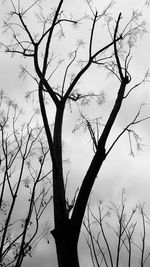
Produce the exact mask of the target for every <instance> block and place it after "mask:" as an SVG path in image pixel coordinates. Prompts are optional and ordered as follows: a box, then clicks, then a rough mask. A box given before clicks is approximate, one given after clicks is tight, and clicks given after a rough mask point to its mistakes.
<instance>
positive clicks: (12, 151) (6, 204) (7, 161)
mask: <svg viewBox="0 0 150 267" xmlns="http://www.w3.org/2000/svg"><path fill="white" fill-rule="evenodd" d="M22 115H23V114H22V110H21V109H20V108H19V107H18V105H17V104H16V103H15V102H14V101H12V100H11V99H9V98H8V97H7V96H6V95H5V93H4V92H3V91H1V93H0V148H1V166H0V266H18V267H19V266H21V265H22V262H23V259H24V258H25V257H26V256H27V255H30V256H31V255H32V253H33V251H34V248H35V246H36V244H37V243H38V241H39V240H40V239H41V238H43V237H46V235H47V231H49V227H48V226H46V225H45V226H44V225H43V229H42V227H41V226H40V221H41V219H42V216H43V214H44V212H45V209H46V207H47V206H48V204H49V202H50V201H51V199H52V194H51V188H52V185H51V170H49V171H48V168H47V171H44V170H43V169H44V168H45V165H46V161H47V159H48V155H49V148H48V147H47V143H46V141H45V138H44V137H43V128H42V127H40V126H38V125H35V122H34V117H35V115H36V114H33V116H32V118H31V119H30V120H29V121H28V123H23V124H22V125H21V126H20V121H21V120H22ZM33 162H34V163H33ZM22 194H23V198H22ZM18 208H19V210H18ZM17 210H18V212H17Z"/></svg>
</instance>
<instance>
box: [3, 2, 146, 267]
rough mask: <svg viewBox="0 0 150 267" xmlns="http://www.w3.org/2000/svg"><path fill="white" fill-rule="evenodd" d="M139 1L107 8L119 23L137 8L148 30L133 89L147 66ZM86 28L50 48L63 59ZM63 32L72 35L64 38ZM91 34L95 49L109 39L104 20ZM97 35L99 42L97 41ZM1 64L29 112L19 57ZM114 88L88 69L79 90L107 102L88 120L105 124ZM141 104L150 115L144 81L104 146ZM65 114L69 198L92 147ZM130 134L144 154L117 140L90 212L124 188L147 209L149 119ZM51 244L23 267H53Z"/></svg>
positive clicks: (139, 47) (91, 109) (74, 5)
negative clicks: (95, 92) (137, 138)
mask: <svg viewBox="0 0 150 267" xmlns="http://www.w3.org/2000/svg"><path fill="white" fill-rule="evenodd" d="M14 2H15V0H14ZM16 2H17V1H16ZM22 2H23V1H22ZM48 2H50V4H48ZM56 2H58V1H54V0H53V1H43V5H44V12H46V10H47V9H48V8H50V7H51V5H52V6H54V5H55V3H56ZM101 2H102V1H98V0H95V1H93V8H94V7H96V9H97V10H98V11H99V12H101V11H102V10H103V8H104V7H105V5H106V3H107V2H108V1H105V2H106V3H105V2H104V1H103V2H104V4H101ZM144 2H145V1H144V0H140V1H137V0H126V1H123V0H116V3H115V4H114V6H113V8H112V9H111V14H112V16H113V17H115V18H116V19H117V16H118V14H119V12H122V17H123V19H122V21H123V20H124V21H128V19H130V17H131V14H132V11H133V9H136V10H137V9H139V10H141V11H142V12H143V19H145V20H146V21H147V26H146V27H147V30H148V32H147V33H146V34H145V35H144V36H143V38H142V39H139V40H138V42H137V44H136V47H135V48H134V50H133V58H132V62H131V68H130V74H131V76H132V86H133V85H135V84H136V83H138V82H140V81H141V80H142V78H143V76H144V74H145V72H146V71H147V69H148V68H149V67H150V55H149V47H150V22H149V21H148V19H149V17H150V7H149V8H148V6H146V5H144ZM9 8H10V2H9V1H5V3H4V4H3V5H2V8H1V10H0V18H1V19H0V26H1V33H2V31H3V29H2V25H3V19H6V16H7V12H8V10H9ZM64 10H66V13H67V14H69V13H72V14H73V15H75V17H80V16H81V15H83V14H84V13H85V11H87V10H88V9H87V7H86V6H85V1H80V0H76V1H73V0H64ZM31 18H32V17H30V18H28V20H27V21H26V22H29V23H31V22H32V19H31ZM122 21H121V23H122ZM123 23H125V22H123ZM31 25H32V28H33V29H34V27H35V25H34V23H31ZM89 28H90V24H89V22H88V21H84V25H81V28H80V29H79V31H74V32H73V33H72V31H71V28H70V32H69V30H68V28H67V31H66V32H67V34H66V39H64V40H63V41H62V42H63V45H62V44H61V42H60V43H59V41H58V39H56V40H57V41H55V42H56V43H55V47H56V49H58V50H59V54H60V55H63V57H64V55H66V53H67V51H68V52H70V51H71V49H72V47H73V44H72V43H75V41H76V40H79V39H83V41H84V42H86V41H87V40H88V33H89ZM83 29H86V31H84V32H83ZM99 31H100V33H99ZM68 34H71V35H69V36H68ZM96 34H97V35H96V45H95V47H97V45H98V44H99V41H101V43H102V44H105V40H107V39H108V33H106V28H105V27H104V22H103V23H102V24H101V28H100V29H97V30H96ZM99 34H100V36H101V38H100V37H99ZM1 38H2V40H4V42H8V41H9V40H10V38H9V35H8V34H7V35H6V34H3V33H2V34H1ZM105 38H106V39H105ZM66 40H67V42H66ZM68 40H69V42H68ZM70 40H71V41H72V43H71V42H70ZM101 43H100V45H101ZM64 44H65V46H64ZM57 53H58V51H57ZM80 53H81V54H80V56H82V55H83V58H84V59H85V56H86V52H85V48H83V49H81V52H80ZM0 62H1V64H0V73H1V75H0V88H1V89H4V90H6V92H7V94H8V95H9V96H10V97H12V98H13V99H15V100H16V101H17V102H19V103H20V105H23V106H24V109H25V110H26V112H27V111H28V110H32V108H31V106H32V105H35V103H32V104H31V102H30V103H26V102H25V101H24V96H25V92H26V91H28V90H33V88H34V86H35V84H34V83H33V81H32V80H31V79H29V78H27V79H19V71H20V70H19V66H20V65H21V64H22V63H24V61H23V59H22V58H21V57H18V56H16V57H10V56H8V55H6V54H5V53H3V52H1V54H0ZM28 67H29V69H30V68H31V70H32V64H31V62H28ZM57 75H58V74H56V75H55V76H54V78H53V83H55V85H57V82H56V79H57V80H58V81H59V77H58V76H57ZM117 86H118V82H117V81H116V80H115V78H114V77H108V76H107V73H105V72H104V71H102V70H101V71H100V70H97V69H95V68H92V69H91V70H90V71H89V72H88V74H87V75H85V76H84V79H83V80H82V82H81V84H79V87H82V88H83V90H85V88H88V90H89V91H90V90H103V91H104V94H105V99H106V101H105V103H104V104H103V106H102V107H97V106H95V105H94V106H92V105H91V106H88V107H85V110H84V114H90V116H91V118H94V116H97V117H100V116H102V122H103V123H105V118H107V115H108V114H109V111H110V110H111V107H112V104H113V101H114V96H115V95H114V94H115V92H116V89H117ZM80 90H81V88H80ZM142 103H145V104H146V105H145V106H143V109H142V114H141V117H142V116H143V117H145V116H148V115H150V84H149V83H145V84H144V85H142V86H140V87H139V88H136V90H135V91H134V92H133V93H131V94H130V96H129V98H128V99H127V100H126V101H125V103H124V104H123V107H122V110H121V112H120V114H119V116H118V118H117V121H116V124H115V126H114V127H113V131H112V134H111V136H110V138H109V141H108V147H109V145H110V144H111V143H112V142H113V140H114V139H115V137H116V136H117V135H118V134H119V133H120V132H121V130H122V129H123V128H124V127H125V126H126V125H127V124H128V123H129V122H130V121H131V120H132V119H133V118H134V116H135V114H136V112H137V111H138V109H139V107H140V105H141V104H142ZM67 111H68V113H67V114H66V116H65V121H64V135H63V139H64V158H69V163H68V164H66V165H65V170H66V172H67V171H70V174H69V175H70V177H69V185H68V194H69V196H72V194H73V192H74V191H75V190H76V187H77V186H79V185H80V184H81V182H82V178H83V176H84V174H85V172H86V170H87V168H88V164H89V162H90V160H91V158H92V149H91V142H90V137H89V136H88V133H87V132H86V133H85V132H84V131H83V130H82V129H80V130H79V131H77V132H76V133H72V131H73V129H74V122H75V121H76V119H77V118H78V111H79V108H78V107H76V106H73V107H72V110H69V108H68V110H67ZM27 113H28V112H27ZM135 130H136V132H137V133H138V134H139V136H140V137H141V139H142V143H143V151H141V152H139V153H136V150H135V157H131V155H130V146H129V139H128V135H127V134H125V135H124V136H123V137H122V138H121V139H120V140H119V142H118V143H117V144H116V146H115V147H114V149H113V151H112V152H111V153H110V154H109V156H108V158H107V160H106V161H105V162H104V164H103V167H102V170H101V171H100V173H99V175H98V178H97V179H96V183H95V186H94V188H93V194H92V195H93V196H92V203H91V205H92V208H93V209H96V203H97V200H98V199H102V200H104V201H109V200H110V201H114V202H117V201H118V200H119V199H120V196H121V191H122V189H123V188H125V190H126V196H127V199H128V202H129V203H130V205H131V206H134V205H135V203H136V202H138V201H141V202H143V201H145V202H146V205H147V206H148V207H150V199H149V189H150V170H149V160H150V138H149V136H150V121H145V122H142V123H141V124H140V125H137V126H136V128H135ZM50 245H51V248H50ZM50 245H47V244H45V243H44V241H43V242H42V243H41V244H39V246H38V247H37V250H36V252H35V254H34V257H33V259H32V258H31V259H29V260H27V261H25V263H24V264H23V267H28V266H32V267H34V266H37V267H40V266H41V265H42V266H43V267H48V266H49V267H55V266H57V264H56V258H55V255H54V254H55V249H54V243H53V240H51V244H50ZM79 247H80V251H81V252H82V253H80V254H82V255H81V267H82V266H84V264H85V263H86V260H87V257H86V249H85V245H84V244H83V237H82V236H81V243H80V246H79Z"/></svg>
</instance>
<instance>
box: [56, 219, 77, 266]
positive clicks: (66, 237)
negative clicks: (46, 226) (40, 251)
mask: <svg viewBox="0 0 150 267" xmlns="http://www.w3.org/2000/svg"><path fill="white" fill-rule="evenodd" d="M52 235H53V237H54V239H55V244H56V251H57V260H58V266H59V267H80V265H79V259H78V251H77V245H78V240H77V239H76V237H75V229H74V227H71V223H70V221H69V220H68V223H65V225H64V226H62V225H61V226H60V227H59V229H57V230H56V228H55V229H54V230H53V231H52Z"/></svg>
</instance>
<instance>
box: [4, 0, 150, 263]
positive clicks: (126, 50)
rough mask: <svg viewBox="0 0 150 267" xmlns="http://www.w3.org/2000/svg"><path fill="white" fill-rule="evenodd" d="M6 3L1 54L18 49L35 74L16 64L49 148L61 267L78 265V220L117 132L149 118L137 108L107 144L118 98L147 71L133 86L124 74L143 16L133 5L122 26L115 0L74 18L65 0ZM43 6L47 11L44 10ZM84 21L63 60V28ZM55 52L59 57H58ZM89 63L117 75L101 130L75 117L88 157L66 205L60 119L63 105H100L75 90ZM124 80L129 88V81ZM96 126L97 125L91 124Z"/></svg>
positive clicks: (142, 27)
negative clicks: (32, 89)
mask: <svg viewBox="0 0 150 267" xmlns="http://www.w3.org/2000/svg"><path fill="white" fill-rule="evenodd" d="M10 2H11V4H12V9H11V11H10V16H9V18H8V19H7V21H5V23H4V28H5V30H6V32H7V34H9V36H11V40H10V41H11V42H10V44H4V43H2V46H3V47H4V49H5V51H6V52H7V53H11V54H13V55H14V54H20V55H22V56H23V57H24V58H26V59H28V60H31V61H32V62H33V65H34V69H35V73H36V75H34V74H33V73H32V72H30V71H29V70H28V69H27V68H26V67H22V74H28V75H29V76H30V77H32V78H33V79H34V80H35V82H36V84H37V92H38V99H39V105H40V110H41V115H42V118H43V124H44V129H45V133H46V137H47V141H48V145H49V149H50V155H51V162H52V175H53V203H54V229H53V231H52V232H51V233H52V235H53V237H54V239H55V243H56V251H57V258H58V265H59V267H64V266H65V267H66V266H72V267H74V266H75V267H77V266H79V260H78V253H77V244H78V239H79V234H80V230H81V225H82V220H83V216H84V213H85V209H86V205H87V202H88V198H89V195H90V192H91V189H92V187H93V184H94V182H95V179H96V177H97V175H98V172H99V170H100V168H101V166H102V164H103V162H104V161H105V159H106V157H107V155H108V154H109V152H110V151H111V149H112V148H113V146H114V145H115V143H116V142H117V140H118V139H119V138H120V137H121V136H122V134H123V133H124V132H128V133H129V136H130V137H131V135H132V134H133V136H134V137H135V138H136V137H137V136H136V135H135V134H134V133H135V132H134V131H133V129H132V127H131V126H134V125H135V124H137V123H139V122H141V121H143V120H145V119H147V118H143V119H140V117H139V115H140V110H139V111H138V112H137V114H136V115H135V118H134V119H133V120H132V119H131V120H132V122H131V123H129V124H128V125H127V126H126V127H125V128H124V130H123V131H122V132H121V133H120V134H119V136H118V137H117V138H116V139H115V140H114V142H113V143H112V145H111V146H110V147H109V148H107V139H108V137H109V135H110V133H111V131H112V126H113V125H114V123H115V121H116V118H117V115H118V113H119V111H120V108H121V105H122V103H123V101H125V99H126V98H127V97H128V96H129V95H130V93H131V92H133V89H134V88H136V87H137V86H139V85H141V83H142V82H144V81H145V80H146V78H147V75H148V74H147V75H146V76H145V77H144V78H143V80H142V81H139V82H137V84H132V83H131V74H130V73H129V67H130V62H131V58H132V55H131V51H132V48H133V47H134V45H135V43H136V42H137V39H138V36H139V35H142V34H143V32H144V31H145V23H143V22H140V15H141V14H139V13H138V12H137V11H133V14H132V17H131V19H130V21H129V22H127V23H126V24H125V23H123V26H121V27H120V24H121V20H122V14H121V13H120V14H119V15H118V18H115V19H112V18H111V17H110V14H109V10H110V8H111V6H112V4H113V2H110V4H109V5H108V6H107V7H106V8H105V9H104V10H103V11H102V12H101V13H99V12H98V11H97V10H95V9H94V8H93V7H92V2H91V1H86V5H87V8H88V10H89V13H88V14H86V15H84V16H83V17H80V18H74V14H73V15H69V14H68V10H67V1H64V0H60V1H57V4H56V7H55V8H53V6H52V8H53V9H51V5H50V4H49V2H47V5H46V2H43V4H42V1H40V0H35V1H32V3H30V5H29V6H27V4H26V5H24V7H23V5H22V3H21V1H18V3H17V4H15V3H14V2H13V0H11V1H10ZM49 10H50V12H47V11H49ZM51 10H52V11H51ZM32 11H33V13H32ZM34 11H35V12H34ZM31 13H32V14H33V16H34V14H35V17H32V23H31V24H34V23H35V24H34V25H35V28H34V27H33V28H32V25H30V23H28V19H31ZM85 21H86V23H87V24H88V29H89V27H90V33H89V31H88V39H87V43H85V42H84V40H83V39H82V38H80V39H78V41H77V43H76V46H75V47H74V48H72V51H71V52H70V48H69V51H68V55H69V56H67V58H66V49H67V48H68V44H70V37H71V36H72V34H71V33H70V32H72V28H69V31H67V29H68V27H73V28H77V29H78V27H79V26H81V27H82V22H83V25H85ZM101 21H103V22H104V23H105V25H106V31H107V33H108V35H109V37H108V38H106V39H108V41H106V43H105V42H103V44H101V43H102V40H101V36H100V38H98V37H97V35H96V32H97V30H100V23H101ZM38 22H39V23H38ZM34 25H33V26H34ZM37 25H38V26H37ZM89 25H90V26H89ZM119 27H120V28H119ZM84 30H85V29H84ZM79 31H80V27H79ZM66 32H67V33H66ZM67 34H69V35H67ZM61 37H66V40H67V44H66V46H65V45H64V43H62V46H61V47H60V46H59V43H60V42H61ZM58 38H59V41H58ZM84 46H85V50H84V52H83V54H84V55H83V58H82V59H80V58H81V56H82V52H81V47H84ZM61 53H62V55H61ZM58 56H59V60H57V57H58ZM65 59H66V60H65ZM77 63H78V64H77ZM94 65H95V66H98V67H99V68H100V67H102V68H104V69H105V70H106V71H107V73H112V74H113V75H114V76H115V77H116V78H117V80H118V84H117V88H118V89H117V95H116V96H115V97H116V99H115V101H114V105H113V108H112V110H111V111H110V114H109V116H108V118H107V119H106V121H105V123H104V125H103V129H100V126H101V125H100V123H99V120H98V119H97V120H95V121H94V126H93V124H92V123H91V121H90V119H89V118H86V116H84V115H83V114H82V116H81V119H82V121H81V124H80V125H84V126H85V127H86V129H88V130H89V133H90V136H91V139H92V141H93V148H94V155H93V158H92V160H91V163H90V165H89V167H88V169H87V172H86V174H85V176H84V177H83V180H82V185H81V187H80V190H79V192H78V194H77V195H76V196H75V197H74V199H73V200H72V201H71V204H69V203H68V200H67V197H66V190H65V189H66V184H65V181H64V179H65V175H64V171H63V158H62V133H63V118H64V114H65V111H66V110H67V103H69V104H70V103H77V104H85V103H89V101H90V100H91V99H92V98H93V97H97V99H98V102H99V103H101V102H103V94H102V93H100V94H96V93H95V92H93V93H91V92H90V93H88V92H86V93H84V91H82V90H81V89H77V88H78V87H79V82H80V81H81V79H82V78H83V77H84V74H85V73H86V72H87V71H88V70H89V69H90V67H92V66H94ZM130 83H131V87H129V84H130ZM29 95H30V93H29V94H28V96H29ZM48 99H50V100H51V102H50V106H51V107H52V105H53V106H54V107H55V110H54V113H55V114H54V113H52V112H50V111H49V109H48V106H46V103H47V101H48ZM51 116H52V119H53V117H54V126H53V128H52V129H51V128H50V126H49V124H50V121H51ZM98 117H99V115H98ZM80 125H79V126H77V128H78V127H80ZM95 125H96V129H95V128H94V127H95ZM136 140H137V144H139V142H138V141H139V139H138V138H137V139H136ZM70 211H71V212H70ZM68 255H69V256H68Z"/></svg>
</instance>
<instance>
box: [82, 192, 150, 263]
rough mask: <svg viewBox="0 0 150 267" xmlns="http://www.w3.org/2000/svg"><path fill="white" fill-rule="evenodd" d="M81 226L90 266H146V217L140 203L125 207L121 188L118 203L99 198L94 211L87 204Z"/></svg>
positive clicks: (147, 248) (147, 254)
mask: <svg viewBox="0 0 150 267" xmlns="http://www.w3.org/2000/svg"><path fill="white" fill-rule="evenodd" d="M129 209H130V212H129ZM84 226H85V229H86V233H85V238H86V242H87V245H88V248H89V251H90V256H91V261H92V265H93V266H94V267H100V266H106V267H108V266H111V267H113V266H116V267H118V266H120V264H123V265H125V266H128V267H131V266H135V265H136V266H140V267H143V266H149V257H150V247H149V245H148V242H147V238H146V237H148V235H149V233H148V231H149V217H148V216H147V214H146V212H145V207H144V205H142V204H141V203H139V204H137V205H136V206H135V207H134V208H133V209H132V210H131V207H128V205H127V203H126V198H125V194H124V191H123V193H122V199H121V203H120V204H117V205H116V204H115V203H112V202H111V203H110V204H108V205H107V204H105V202H103V201H99V203H98V206H97V211H96V212H94V213H93V212H92V210H91V209H90V204H88V206H87V214H86V216H85V219H84ZM147 264H148V265H147Z"/></svg>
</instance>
